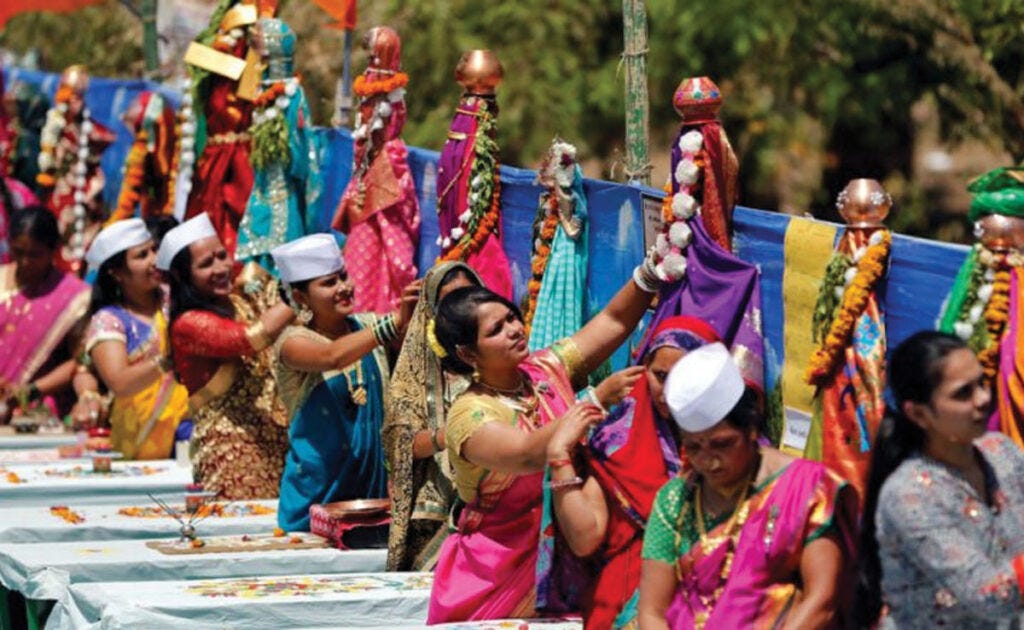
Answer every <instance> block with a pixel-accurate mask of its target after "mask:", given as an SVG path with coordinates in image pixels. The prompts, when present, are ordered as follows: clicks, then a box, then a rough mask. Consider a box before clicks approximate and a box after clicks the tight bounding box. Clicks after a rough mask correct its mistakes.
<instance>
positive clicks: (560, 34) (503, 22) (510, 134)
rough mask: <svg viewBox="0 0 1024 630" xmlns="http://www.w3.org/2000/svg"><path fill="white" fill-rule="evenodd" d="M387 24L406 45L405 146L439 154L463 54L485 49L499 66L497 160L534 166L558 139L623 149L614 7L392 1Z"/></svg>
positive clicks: (590, 147) (576, 2) (537, 1)
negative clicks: (502, 72) (502, 74)
mask: <svg viewBox="0 0 1024 630" xmlns="http://www.w3.org/2000/svg"><path fill="white" fill-rule="evenodd" d="M387 19H388V20H389V21H390V22H391V23H393V24H396V25H397V27H398V28H399V30H400V33H401V35H402V39H403V55H402V62H403V67H404V69H405V71H406V72H408V73H409V77H410V82H409V98H408V103H409V125H408V126H407V133H406V139H407V141H408V142H410V143H412V144H418V145H420V146H429V147H440V146H441V145H442V144H443V143H444V139H445V133H446V130H447V127H448V123H449V121H450V120H451V117H452V115H453V114H454V110H455V105H456V104H457V102H458V98H459V94H460V88H459V86H458V85H457V84H456V83H455V80H454V69H455V65H456V63H457V62H458V59H459V57H460V55H461V54H462V52H463V51H466V50H470V49H473V48H490V49H492V50H494V51H495V52H496V53H497V55H498V57H499V58H500V59H501V61H502V64H503V66H504V68H505V80H504V82H503V83H502V85H501V87H500V88H499V89H498V105H499V107H500V110H501V113H500V115H499V118H498V129H499V141H500V143H501V152H502V161H504V162H505V163H511V164H516V163H519V164H523V163H525V164H533V163H536V162H538V161H539V160H540V158H541V156H542V155H543V153H544V151H545V150H546V149H547V146H548V144H549V143H550V141H551V138H552V137H554V136H555V135H561V136H562V137H564V138H567V139H569V140H571V141H572V142H574V143H576V144H577V146H578V147H579V148H580V149H581V151H583V152H584V153H585V154H586V155H597V156H603V155H605V154H606V151H607V148H608V147H609V146H610V145H613V144H615V143H620V144H621V136H622V128H623V123H622V119H623V112H622V103H623V96H622V79H621V77H617V76H616V71H615V69H616V65H617V63H618V58H619V54H620V53H621V50H622V21H621V16H620V15H619V10H618V7H617V6H615V5H614V4H612V3H609V2H602V1H601V0H573V1H569V2H559V3H551V2H547V1H544V0H518V1H517V2H491V3H488V2H467V1H466V0H453V1H450V2H435V1H432V0H393V1H392V2H391V4H390V5H389V11H388V15H387Z"/></svg>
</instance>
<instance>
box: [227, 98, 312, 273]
mask: <svg viewBox="0 0 1024 630" xmlns="http://www.w3.org/2000/svg"><path fill="white" fill-rule="evenodd" d="M284 116H285V121H286V125H285V126H286V127H287V129H288V154H289V156H290V159H289V160H288V161H287V163H285V162H283V161H279V162H275V163H273V164H270V165H269V166H267V167H266V168H263V169H254V175H255V180H254V183H253V187H252V194H251V195H250V196H249V204H248V205H247V206H246V208H245V216H243V217H242V223H241V225H239V227H238V250H237V253H236V258H237V259H238V260H242V261H248V260H254V261H256V262H258V263H259V264H260V265H261V266H263V267H264V268H265V269H268V270H269V271H271V272H272V273H274V274H275V275H277V272H276V269H275V267H274V260H273V258H271V257H270V250H271V249H273V248H275V247H277V246H278V245H283V244H285V243H287V242H289V241H293V240H295V239H297V238H299V237H302V236H305V235H306V234H311V233H313V232H316V231H318V229H317V226H318V222H319V216H320V206H319V200H320V192H321V189H322V188H323V177H322V175H321V173H320V163H319V161H320V153H321V148H322V147H321V142H320V141H319V138H320V136H317V135H315V134H314V133H313V129H312V127H311V123H312V118H311V117H310V113H309V103H308V102H307V101H306V96H305V94H304V93H303V91H302V88H301V87H300V88H299V89H298V90H297V91H296V92H295V96H294V97H292V99H291V102H290V103H289V104H288V108H287V109H286V110H285V112H284Z"/></svg>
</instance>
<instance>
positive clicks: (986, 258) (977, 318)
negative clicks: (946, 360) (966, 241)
mask: <svg viewBox="0 0 1024 630" xmlns="http://www.w3.org/2000/svg"><path fill="white" fill-rule="evenodd" d="M977 247H978V262H979V263H981V264H982V265H985V267H986V269H985V274H984V276H983V279H984V282H983V283H982V285H981V286H979V287H978V293H977V297H976V298H975V300H974V303H973V304H971V308H970V309H968V310H967V315H966V317H961V318H960V319H958V320H957V321H956V323H954V324H953V332H954V333H955V334H956V336H957V337H960V338H961V339H963V340H964V341H967V340H969V339H970V338H971V337H972V336H974V330H975V328H977V326H978V325H979V323H981V324H984V321H983V318H984V316H985V309H986V308H987V307H988V301H989V300H990V299H992V289H993V283H994V282H995V280H996V270H995V266H996V264H997V263H998V262H999V258H998V256H997V255H996V254H995V252H993V251H992V250H990V249H988V248H987V247H983V246H981V245H978V246H977ZM1006 263H1007V264H1008V265H1010V266H1011V267H1020V266H1022V265H1024V255H1022V254H1021V253H1020V252H1017V251H1013V252H1010V253H1008V254H1006Z"/></svg>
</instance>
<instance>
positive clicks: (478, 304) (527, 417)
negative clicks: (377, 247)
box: [427, 261, 657, 623]
mask: <svg viewBox="0 0 1024 630" xmlns="http://www.w3.org/2000/svg"><path fill="white" fill-rule="evenodd" d="M652 270H653V264H651V263H650V261H647V262H645V264H644V265H643V266H642V267H640V268H638V273H637V274H634V275H635V276H637V280H632V281H630V282H628V283H627V284H626V286H624V287H623V288H622V289H621V290H619V292H618V293H617V294H616V295H615V297H614V298H612V300H611V302H609V304H608V306H607V307H605V309H604V310H602V311H601V312H600V313H598V314H597V315H596V316H595V317H594V318H593V319H591V320H590V322H588V323H587V325H586V326H584V327H583V328H582V329H581V330H580V331H579V332H577V333H576V334H574V335H573V336H572V337H569V338H567V339H563V340H561V341H559V342H556V343H555V344H554V345H552V346H551V347H550V348H548V349H544V350H540V351H539V352H535V353H533V354H529V351H528V349H527V342H526V335H525V332H524V327H523V321H522V317H521V316H520V314H519V310H518V308H516V307H515V305H513V304H512V303H511V302H509V301H508V300H506V299H505V298H503V297H501V296H499V295H497V294H495V293H493V292H491V291H488V290H487V289H482V288H479V287H467V288H463V289H457V290H456V291H453V292H452V293H450V294H449V295H448V296H446V297H445V298H444V299H443V300H442V301H441V304H440V306H439V308H438V314H437V317H436V319H435V330H436V341H437V343H436V344H432V345H433V346H434V350H435V352H436V353H437V354H439V355H443V356H441V361H442V365H443V366H444V368H445V369H447V370H450V371H454V372H457V373H460V374H470V373H472V374H473V384H472V385H471V386H470V388H469V389H468V390H467V391H466V392H465V393H464V394H462V395H461V396H460V397H459V398H457V399H456V400H455V402H454V403H453V405H452V408H451V411H450V413H449V417H448V425H447V433H446V436H445V439H446V441H447V447H448V456H449V459H450V461H451V462H452V465H453V467H454V469H455V486H456V488H457V490H458V493H459V497H460V498H461V499H462V501H464V502H465V503H466V505H465V507H464V508H463V509H462V510H461V513H460V514H459V517H458V531H457V532H454V533H452V534H451V535H450V536H449V537H448V539H447V540H445V543H444V546H443V547H442V548H441V553H440V558H439V560H438V564H437V568H436V569H435V572H434V587H433V592H432V593H431V601H430V612H429V614H428V618H427V619H428V623H440V622H446V621H460V620H480V619H501V618H505V617H518V616H526V617H531V616H535V614H536V577H535V570H536V569H535V564H536V561H537V531H538V528H539V526H540V522H541V515H542V512H543V496H544V492H543V484H544V481H543V478H544V469H545V464H546V462H545V454H546V452H547V442H548V440H549V439H550V437H551V436H552V435H553V433H554V431H555V430H556V429H557V428H558V427H559V426H562V425H565V424H571V425H575V426H579V427H584V426H589V425H592V424H594V423H596V422H597V421H599V420H600V419H601V417H602V412H601V410H600V408H599V407H597V406H596V405H595V404H593V403H592V402H588V403H576V402H575V392H574V386H579V385H581V384H583V383H585V380H586V377H587V375H588V374H589V373H590V371H591V370H593V369H594V368H595V367H597V366H598V365H600V364H601V363H602V362H603V361H604V360H605V359H607V358H608V356H610V355H611V353H612V352H613V351H614V350H615V348H616V347H618V346H619V344H621V343H622V342H623V341H625V339H626V337H627V336H628V335H629V334H630V333H631V332H632V331H633V328H634V327H635V326H636V324H637V322H638V321H639V320H640V317H641V316H642V315H643V313H644V311H645V310H646V308H647V305H648V304H649V303H650V299H651V294H652V293H653V291H655V290H656V289H657V284H656V283H657V281H656V280H654V279H653V278H654V277H655V276H653V271H652ZM641 287H643V288H641ZM571 483H575V480H574V481H572V482H571ZM579 483H582V480H579Z"/></svg>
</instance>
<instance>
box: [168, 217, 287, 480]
mask: <svg viewBox="0 0 1024 630" xmlns="http://www.w3.org/2000/svg"><path fill="white" fill-rule="evenodd" d="M232 266H233V261H232V260H231V255H230V254H228V252H227V250H226V249H225V248H224V246H223V245H222V244H221V242H220V239H219V238H218V237H217V233H216V232H215V231H214V229H213V225H212V224H211V223H210V219H209V218H208V217H207V216H206V214H200V215H199V216H197V217H195V218H192V219H189V220H188V221H186V222H184V223H182V224H181V225H179V226H178V227H176V228H174V229H173V230H171V231H170V232H168V233H167V235H166V236H164V239H163V242H161V243H160V250H159V252H157V267H159V268H160V269H165V270H167V271H168V276H169V278H170V285H171V349H172V357H173V359H174V369H175V372H176V373H177V374H178V377H179V378H180V379H181V382H182V384H183V385H185V387H186V388H188V392H189V409H190V411H191V413H192V418H193V421H194V423H195V431H194V433H193V435H192V439H193V457H192V464H193V474H194V476H195V478H196V481H197V482H198V483H201V484H203V485H204V486H205V487H206V489H207V490H210V491H213V492H219V493H220V494H221V495H222V496H224V497H225V498H227V499H257V498H273V497H276V496H277V493H278V489H279V488H280V485H281V471H282V469H283V468H284V455H285V453H286V452H287V451H288V431H287V426H288V415H287V413H286V411H285V409H284V406H283V405H282V404H281V402H280V399H279V398H278V396H277V385H276V383H275V381H274V376H273V374H272V368H271V361H272V356H271V353H270V351H269V347H270V345H271V344H272V343H273V342H274V339H276V338H277V336H278V335H279V334H280V333H281V331H282V330H284V328H285V326H287V325H288V324H289V323H291V321H292V319H293V318H294V317H295V314H294V312H292V309H291V307H289V306H288V305H287V304H283V303H278V304H274V305H273V306H269V307H267V308H266V309H265V310H263V312H262V313H258V312H256V310H255V309H254V307H253V306H252V305H251V304H250V303H249V302H248V301H246V299H244V298H243V297H242V296H240V295H238V294H237V293H236V292H235V291H234V283H233V281H232ZM270 288H272V285H271V286H270Z"/></svg>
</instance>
